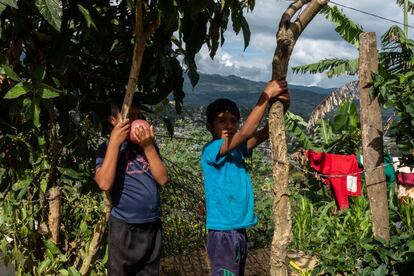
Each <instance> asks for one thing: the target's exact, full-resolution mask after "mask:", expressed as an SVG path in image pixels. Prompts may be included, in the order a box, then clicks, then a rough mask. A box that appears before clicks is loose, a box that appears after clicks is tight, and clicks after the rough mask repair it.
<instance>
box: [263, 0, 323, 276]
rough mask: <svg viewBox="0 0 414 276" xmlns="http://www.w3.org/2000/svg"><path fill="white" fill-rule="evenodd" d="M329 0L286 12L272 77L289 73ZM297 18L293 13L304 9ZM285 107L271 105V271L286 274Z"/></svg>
mask: <svg viewBox="0 0 414 276" xmlns="http://www.w3.org/2000/svg"><path fill="white" fill-rule="evenodd" d="M327 3H328V0H307V1H306V0H305V1H303V0H298V1H295V2H294V3H292V4H291V5H290V6H289V7H288V9H287V10H286V11H285V12H284V13H283V15H282V18H281V20H280V23H279V30H278V32H277V35H276V41H277V47H276V50H275V54H274V57H273V63H272V79H279V78H281V77H283V76H286V74H287V71H288V63H289V59H290V55H291V54H292V51H293V47H294V46H295V43H296V41H297V40H298V38H299V36H300V34H301V33H302V32H303V30H304V29H305V28H306V26H307V25H308V23H309V22H310V21H311V20H312V19H313V17H314V16H315V15H316V14H317V13H318V12H319V11H320V10H321V8H322V7H323V6H324V5H326V4H327ZM304 6H306V8H305V9H304V10H303V11H302V12H301V13H300V14H299V16H298V17H297V19H296V20H295V21H293V22H291V20H292V17H293V16H294V15H295V14H296V13H297V12H298V11H299V10H301V8H302V7H304ZM283 109H284V107H283V105H282V104H281V103H280V102H275V103H273V104H272V105H271V107H270V111H269V136H270V144H271V150H272V160H273V182H274V184H273V193H274V201H273V202H274V203H273V218H274V223H275V232H274V235H273V241H272V252H271V260H270V267H271V268H270V274H271V275H287V274H288V261H287V247H288V246H289V244H290V241H291V228H292V225H291V224H292V223H291V208H290V197H289V195H290V192H289V163H288V162H287V146H286V136H285V127H284V111H283Z"/></svg>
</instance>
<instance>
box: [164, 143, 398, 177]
mask: <svg viewBox="0 0 414 276" xmlns="http://www.w3.org/2000/svg"><path fill="white" fill-rule="evenodd" d="M158 136H160V137H164V138H172V139H181V140H189V141H197V142H206V143H207V142H209V140H203V139H196V138H191V137H182V136H181V137H180V136H172V137H171V136H167V135H158ZM259 148H262V149H265V150H270V148H269V147H266V146H259ZM292 156H293V155H292V154H288V159H289V160H290V161H289V162H287V163H286V162H284V161H281V160H275V162H277V163H279V164H282V165H292V166H293V167H295V168H297V169H299V170H301V171H303V172H305V173H308V174H312V175H317V176H320V177H345V176H356V175H358V174H363V173H369V172H372V171H375V170H377V169H379V168H385V167H387V166H393V165H394V164H397V163H399V162H398V161H396V162H393V163H388V164H382V165H379V166H376V167H374V168H370V169H363V170H361V171H359V172H356V173H350V174H321V173H318V172H316V171H309V170H307V169H304V168H302V167H301V166H300V165H297V164H295V158H292Z"/></svg>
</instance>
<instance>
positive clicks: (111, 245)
mask: <svg viewBox="0 0 414 276" xmlns="http://www.w3.org/2000/svg"><path fill="white" fill-rule="evenodd" d="M108 250H109V259H108V275H110V276H123V275H128V276H129V275H159V274H160V257H161V220H157V221H154V222H149V223H138V224H131V223H127V222H125V221H123V220H120V219H118V218H115V217H114V216H111V217H110V219H109V224H108Z"/></svg>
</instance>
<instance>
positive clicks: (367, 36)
mask: <svg viewBox="0 0 414 276" xmlns="http://www.w3.org/2000/svg"><path fill="white" fill-rule="evenodd" d="M359 39H360V45H361V46H360V50H359V51H360V54H359V87H360V101H361V115H360V116H361V131H362V151H363V157H364V160H363V161H364V169H365V182H366V186H367V194H368V199H369V205H370V209H371V216H372V232H373V234H374V236H375V237H381V238H383V239H384V240H389V238H390V232H389V221H388V200H387V187H386V182H385V174H384V168H383V165H384V164H383V160H384V147H383V139H382V136H383V130H382V117H381V108H380V105H379V102H378V97H375V98H374V99H372V98H371V96H370V94H371V93H370V91H371V89H372V88H371V87H369V83H370V82H371V80H372V79H371V74H372V73H373V72H378V51H377V41H376V36H375V33H362V34H360V36H359Z"/></svg>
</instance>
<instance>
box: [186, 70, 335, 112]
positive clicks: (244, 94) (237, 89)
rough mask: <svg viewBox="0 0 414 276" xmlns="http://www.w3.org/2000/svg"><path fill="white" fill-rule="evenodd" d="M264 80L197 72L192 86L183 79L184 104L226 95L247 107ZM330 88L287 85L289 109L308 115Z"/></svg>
mask: <svg viewBox="0 0 414 276" xmlns="http://www.w3.org/2000/svg"><path fill="white" fill-rule="evenodd" d="M265 86H266V83H265V82H258V81H251V80H248V79H244V78H240V77H237V76H233V75H231V76H220V75H217V74H213V75H208V74H200V79H199V82H198V84H197V85H196V86H195V87H194V88H193V87H192V86H191V83H190V81H189V79H188V78H186V79H185V80H184V92H185V94H186V96H185V98H184V105H186V106H194V107H198V106H207V105H208V104H209V103H210V102H212V101H214V100H215V99H218V98H229V99H231V100H233V101H234V102H236V103H237V105H238V106H239V107H246V108H251V107H252V106H253V105H254V104H255V103H256V102H257V100H258V99H259V97H260V94H261V92H262V91H263V89H264V88H265ZM332 90H333V89H332V88H331V89H325V88H321V87H315V86H311V87H308V86H300V85H289V91H290V95H291V96H290V97H291V105H290V110H291V111H292V112H293V113H295V114H298V115H301V116H303V117H308V116H309V114H310V113H311V112H312V110H313V109H314V108H315V107H316V106H317V105H318V104H319V103H320V102H321V101H322V100H323V99H324V98H325V97H326V96H327V95H329V94H330V93H331V91H332Z"/></svg>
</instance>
